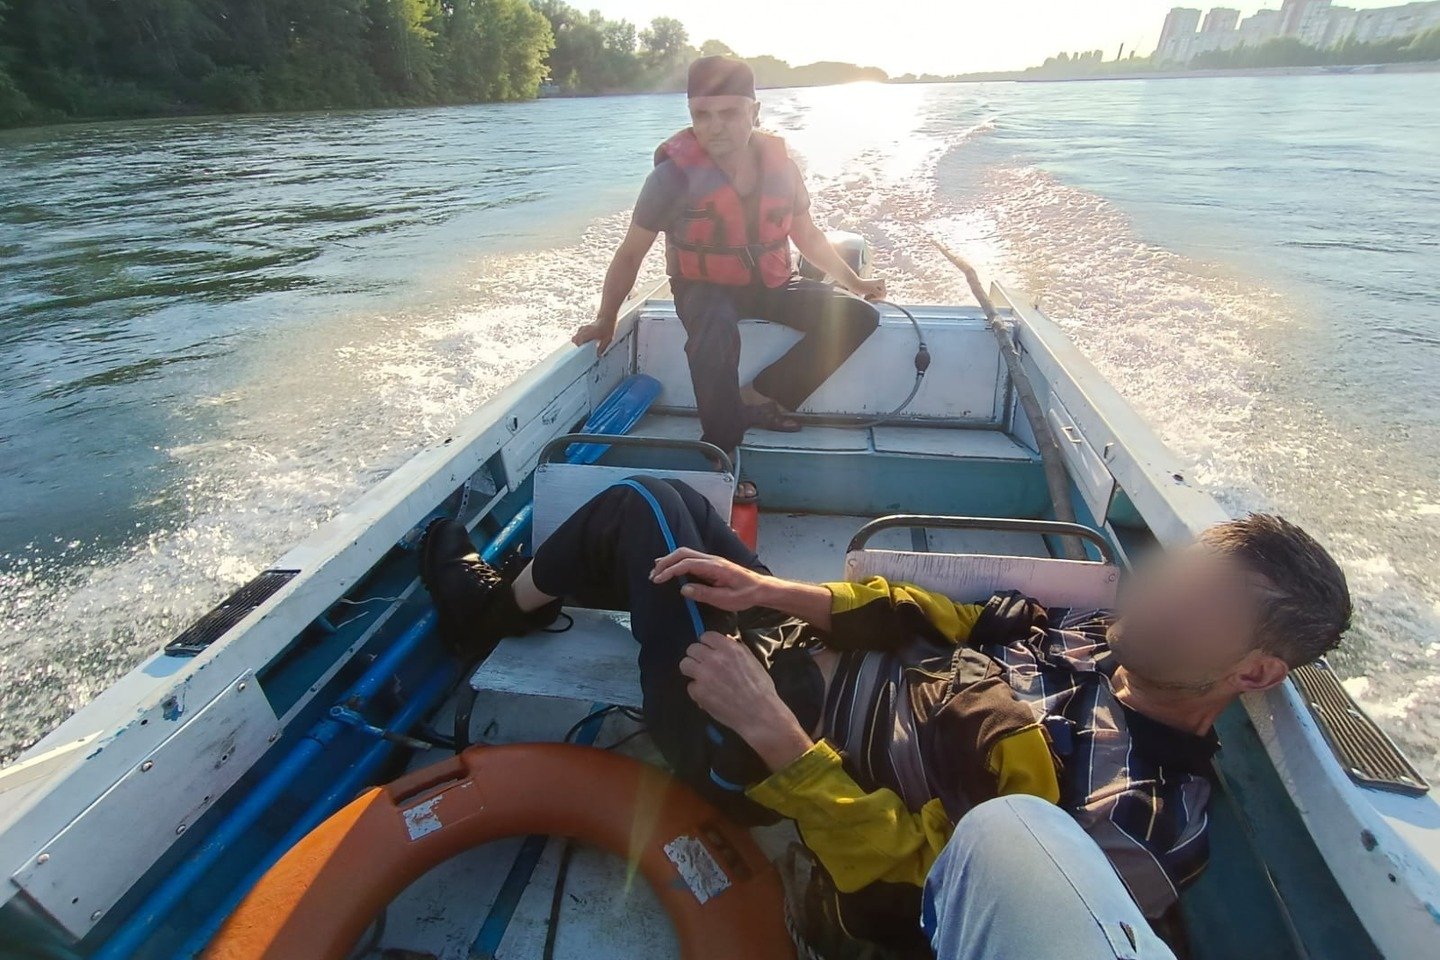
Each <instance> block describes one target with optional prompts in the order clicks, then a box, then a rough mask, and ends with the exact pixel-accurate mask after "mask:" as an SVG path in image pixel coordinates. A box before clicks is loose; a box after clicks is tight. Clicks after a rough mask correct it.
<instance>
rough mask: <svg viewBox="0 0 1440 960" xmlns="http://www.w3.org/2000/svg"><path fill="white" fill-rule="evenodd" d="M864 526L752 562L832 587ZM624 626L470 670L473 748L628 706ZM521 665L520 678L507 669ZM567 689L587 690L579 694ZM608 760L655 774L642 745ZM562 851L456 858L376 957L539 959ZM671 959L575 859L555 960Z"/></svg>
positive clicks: (666, 926) (789, 532)
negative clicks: (643, 765) (630, 761)
mask: <svg viewBox="0 0 1440 960" xmlns="http://www.w3.org/2000/svg"><path fill="white" fill-rule="evenodd" d="M692 423H693V421H692ZM811 433H812V431H808V430H807V431H806V433H805V434H801V435H799V436H802V437H810V439H819V438H816V437H811V436H810V435H811ZM783 436H787V437H789V436H795V435H783ZM1007 442H1008V441H1007ZM762 493H763V491H762ZM871 519H873V517H868V516H849V515H846V516H835V515H815V514H799V513H785V512H765V513H762V515H761V518H760V526H759V550H760V555H761V556H762V557H763V558H764V559H765V561H766V563H767V564H769V565H770V567H771V569H773V570H774V571H775V572H776V573H777V574H779V575H782V576H785V577H790V578H794V579H804V580H812V581H817V580H818V581H823V580H829V579H835V578H837V577H839V576H840V575H841V570H842V565H843V560H844V553H845V547H846V544H847V543H848V542H849V539H850V537H851V535H852V534H854V533H855V531H856V530H858V529H860V527H861V526H863V525H864V524H865V523H866V522H867V521H868V520H871ZM917 536H923V537H926V538H927V539H926V541H925V543H926V545H927V546H928V548H929V549H933V550H943V551H950V552H977V553H1010V554H1023V555H1027V556H1047V555H1048V553H1047V551H1046V547H1045V543H1044V540H1043V539H1042V538H1040V537H1038V536H1033V535H1023V534H1008V533H1007V534H1000V533H986V532H971V531H931V532H929V533H928V534H925V533H920V534H917ZM887 537H888V538H890V539H889V540H888V541H887V539H886V538H887ZM887 542H888V543H889V544H890V545H891V546H895V547H901V548H904V549H915V548H916V544H915V542H914V541H913V540H912V537H911V534H910V532H909V531H904V530H896V531H887V532H885V533H882V534H880V535H879V536H877V537H876V539H875V541H874V545H876V546H885V545H886V544H887ZM617 620H618V623H617ZM623 623H624V617H623V615H615V616H614V617H613V618H612V617H611V616H610V615H605V614H598V613H593V612H590V611H579V617H578V618H577V625H576V627H575V628H573V629H572V630H570V631H567V632H566V633H563V634H557V635H555V636H553V637H552V636H546V637H528V638H519V639H515V640H509V641H505V642H504V643H502V644H501V646H500V648H499V649H497V650H496V651H495V653H494V654H493V655H492V657H491V659H490V661H488V662H487V664H486V665H485V666H483V667H482V668H481V671H480V679H479V680H478V682H477V685H484V686H486V688H487V689H485V690H484V692H482V694H481V696H480V698H479V701H478V702H477V704H476V709H475V716H474V722H473V725H472V730H473V733H474V737H475V740H476V741H477V742H483V743H513V742H519V741H536V740H551V741H555V740H560V739H562V738H563V737H564V736H565V734H566V732H567V730H569V729H570V727H571V726H572V725H573V724H575V723H576V722H577V721H580V720H581V719H583V718H584V717H585V716H586V715H588V714H589V713H591V712H592V711H593V710H594V709H596V706H597V704H602V703H609V702H614V701H627V702H628V701H633V699H635V696H636V694H638V682H637V680H636V678H635V671H634V665H633V659H631V657H633V653H628V652H627V651H625V650H624V648H623V647H618V648H617V634H619V635H622V636H623V641H621V642H630V643H633V641H630V638H629V637H628V634H623V633H622V631H621V630H620V624H623ZM544 648H551V652H550V655H537V654H539V653H540V651H541V650H543V649H544ZM562 661H564V662H563V663H562ZM552 662H553V664H554V665H553V666H551V668H550V669H548V670H547V669H546V667H547V666H550V663H552ZM521 666H523V668H524V669H517V668H518V667H521ZM627 668H628V669H627ZM577 678H584V680H583V682H577ZM597 698H600V699H597ZM452 711H453V705H450V706H447V708H446V710H445V711H442V713H441V715H440V716H439V718H438V722H437V726H438V727H439V729H441V730H446V729H448V728H449V727H448V724H449V722H450V717H451V715H452ZM639 729H640V725H639V724H637V723H635V722H634V721H632V720H630V719H628V718H627V717H625V716H624V715H622V714H618V713H612V714H610V715H609V716H607V717H606V718H605V720H604V723H603V726H601V728H600V729H599V731H598V735H596V737H595V741H594V742H595V744H596V745H597V746H600V747H607V746H610V745H612V744H617V743H619V741H621V740H624V739H625V738H627V737H629V736H630V735H631V734H634V733H636V731H638V730H639ZM616 749H617V750H619V751H620V752H623V753H625V754H627V755H630V756H635V757H638V758H640V759H643V760H646V761H648V762H653V763H659V762H660V758H659V756H658V754H657V753H656V752H655V749H654V747H653V746H652V745H651V744H650V742H649V740H648V738H646V737H644V736H643V735H640V736H636V737H634V738H633V739H629V740H626V742H624V743H623V744H620V745H619V746H618V747H616ZM443 756H444V754H443V753H442V752H441V751H431V752H429V753H425V754H420V755H417V756H415V757H414V758H413V760H412V761H411V767H412V769H413V768H417V767H423V766H426V765H428V764H431V763H434V762H435V761H437V760H440V759H442V758H443ZM575 792H576V803H583V802H584V784H578V783H577V784H576V785H575ZM756 835H757V838H758V839H759V841H760V843H761V845H762V846H763V847H764V848H765V849H766V851H767V852H769V853H770V854H771V855H772V857H775V856H778V855H779V854H780V853H781V852H782V851H783V850H784V848H785V846H786V844H788V843H789V842H791V841H792V840H794V839H795V834H794V831H793V828H791V827H790V826H789V825H788V824H782V825H777V826H775V827H769V828H765V829H762V830H758V831H756ZM564 846H565V845H564V843H563V842H561V841H558V840H549V841H546V842H544V843H543V846H542V845H541V843H540V842H538V841H527V840H523V839H514V840H507V841H503V842H500V843H494V844H490V845H488V846H485V847H482V848H480V849H477V850H473V851H470V852H468V853H465V854H462V855H460V856H458V857H456V858H454V859H453V860H451V861H449V862H448V863H445V864H443V865H442V866H440V867H439V868H437V869H435V870H432V871H430V872H429V873H428V874H427V875H425V876H424V877H422V878H421V879H419V880H418V881H416V882H415V883H414V884H413V885H411V887H410V888H409V889H408V890H406V891H405V892H404V893H403V894H401V895H400V896H399V897H398V898H397V899H396V900H395V901H394V902H393V903H392V904H391V907H390V909H389V910H388V911H387V914H386V917H385V921H384V928H383V930H382V931H381V932H380V936H379V937H378V939H377V940H376V941H375V943H374V953H378V952H379V951H380V950H381V949H388V950H401V951H411V952H413V953H412V954H411V955H413V956H416V957H435V958H438V960H471V958H474V957H486V958H488V957H498V958H506V957H511V958H526V960H530V958H535V960H539V958H540V957H542V955H544V945H545V940H546V936H547V931H548V929H549V927H550V917H551V909H552V907H551V904H552V899H553V896H554V891H555V879H556V875H557V871H558V869H559V864H560V860H561V855H562V850H563V849H564ZM372 955H373V954H372ZM677 955H678V946H677V944H676V941H675V936H674V932H673V930H672V928H671V925H670V922H669V920H668V919H667V918H666V916H665V914H664V912H663V911H662V910H661V909H660V907H659V905H658V903H657V902H656V900H655V898H654V896H653V895H652V894H651V892H650V890H649V888H648V887H647V886H646V884H645V882H644V881H643V879H641V878H639V877H632V876H630V875H628V873H627V869H626V865H625V863H624V862H622V861H621V860H620V859H618V858H616V857H612V856H609V855H607V854H604V853H602V852H600V851H596V850H589V849H583V848H577V849H576V850H575V851H574V853H573V855H572V858H571V861H570V864H569V867H568V870H567V874H566V882H565V891H564V894H563V896H562V898H561V901H560V909H559V912H558V923H557V924H556V932H555V943H554V948H553V956H554V957H555V958H556V960H565V958H572V957H573V958H576V960H579V958H582V957H583V958H588V960H593V958H596V957H615V958H622V957H623V958H639V957H672V956H677ZM392 956H394V954H392Z"/></svg>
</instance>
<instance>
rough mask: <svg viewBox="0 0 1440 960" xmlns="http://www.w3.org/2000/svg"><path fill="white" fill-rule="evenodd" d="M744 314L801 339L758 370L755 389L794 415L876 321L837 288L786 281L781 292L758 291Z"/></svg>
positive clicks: (864, 306)
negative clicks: (796, 332)
mask: <svg viewBox="0 0 1440 960" xmlns="http://www.w3.org/2000/svg"><path fill="white" fill-rule="evenodd" d="M751 307H752V310H751V313H750V314H749V315H751V316H755V317H758V318H759V319H761V320H768V321H769V322H771V323H781V324H784V325H785V326H787V327H790V328H792V329H794V330H799V331H800V332H801V333H803V334H804V335H805V336H804V337H802V338H801V339H800V340H799V341H798V342H797V343H796V344H795V345H794V346H793V347H791V348H790V349H789V350H787V351H786V352H785V355H784V356H783V357H781V358H780V359H779V360H776V361H775V362H774V363H772V364H770V366H768V367H766V368H765V369H764V370H762V371H760V373H759V374H757V375H756V377H755V389H756V390H757V391H759V392H760V393H763V394H765V396H767V397H769V398H771V399H772V400H775V401H777V402H778V403H779V404H780V405H781V406H782V407H785V408H787V409H789V410H796V409H798V408H799V407H800V405H801V404H802V403H804V402H805V401H806V399H807V398H809V396H810V394H812V393H814V392H815V391H816V390H817V389H819V387H820V385H821V384H822V383H824V382H825V381H826V380H827V379H829V377H830V375H831V374H832V373H834V372H835V371H836V370H838V369H840V365H841V364H842V363H844V362H845V361H846V360H848V359H849V358H850V354H852V353H854V352H855V351H856V349H858V348H859V346H860V344H862V343H864V342H865V340H866V339H867V338H868V337H869V336H870V334H872V333H874V332H875V328H876V327H877V326H878V325H879V322H880V313H879V311H878V310H876V309H875V307H874V306H873V305H871V304H870V303H867V302H866V301H864V300H862V299H860V298H859V297H857V296H855V295H854V294H851V293H847V292H845V291H844V290H842V289H840V288H839V287H836V286H832V285H831V284H828V283H821V282H819V281H817V280H807V279H805V278H804V277H791V278H790V282H789V283H787V284H785V285H784V286H783V287H766V288H762V289H759V290H758V291H757V292H756V293H755V295H754V300H753V303H752V304H751Z"/></svg>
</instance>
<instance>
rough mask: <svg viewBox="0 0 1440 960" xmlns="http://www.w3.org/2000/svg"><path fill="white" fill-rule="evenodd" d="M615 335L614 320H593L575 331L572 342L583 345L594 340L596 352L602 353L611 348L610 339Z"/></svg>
mask: <svg viewBox="0 0 1440 960" xmlns="http://www.w3.org/2000/svg"><path fill="white" fill-rule="evenodd" d="M614 336H615V321H614V320H593V321H591V322H590V323H587V324H585V326H583V327H581V328H580V329H579V330H576V331H575V336H573V337H571V338H570V342H571V343H573V344H575V346H577V347H582V346H584V345H585V344H587V343H590V342H591V341H592V340H593V341H594V342H595V352H596V354H597V355H598V354H602V353H604V352H605V351H606V350H609V349H610V341H611V339H613V338H614Z"/></svg>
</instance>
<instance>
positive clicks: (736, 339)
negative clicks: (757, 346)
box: [671, 276, 880, 452]
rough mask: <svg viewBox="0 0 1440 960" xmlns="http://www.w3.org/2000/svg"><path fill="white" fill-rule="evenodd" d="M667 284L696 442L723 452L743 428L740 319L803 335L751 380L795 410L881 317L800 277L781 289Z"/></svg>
mask: <svg viewBox="0 0 1440 960" xmlns="http://www.w3.org/2000/svg"><path fill="white" fill-rule="evenodd" d="M671 288H672V290H673V291H674V295H675V312H676V313H677V314H678V315H679V317H680V322H681V323H683V324H684V325H685V333H686V336H687V339H686V341H685V356H686V357H687V358H688V359H689V361H690V379H691V381H692V382H693V383H694V385H695V405H696V407H697V408H698V409H699V412H700V427H701V430H702V431H703V432H702V435H701V439H703V440H705V441H706V442H708V443H713V444H715V446H717V447H719V448H720V449H721V450H724V451H726V452H729V451H732V450H734V449H735V448H736V447H737V446H739V445H740V441H741V439H742V438H744V436H745V428H746V427H747V426H748V424H747V423H746V419H745V411H744V409H743V408H742V406H741V403H740V326H739V325H740V321H741V320H743V319H758V320H767V321H769V322H770V323H780V324H784V325H785V326H787V327H790V328H791V329H794V330H798V331H800V332H801V333H803V334H804V335H805V336H804V337H802V338H801V339H800V340H799V341H798V342H797V343H796V344H795V345H794V346H793V347H791V348H790V349H789V350H788V351H786V353H785V355H784V356H783V357H781V358H780V359H779V360H776V361H775V362H774V363H772V364H770V366H768V367H766V368H765V369H764V370H762V371H760V373H759V374H757V375H756V377H755V383H754V386H755V389H756V390H757V391H759V392H760V393H763V394H764V395H765V396H767V397H769V398H771V399H772V400H775V401H777V402H778V403H779V404H780V405H781V406H782V407H785V408H786V409H787V410H795V409H797V408H799V406H800V405H801V404H802V403H804V402H805V400H806V398H807V397H809V396H810V394H812V393H814V392H815V391H816V389H818V388H819V386H820V384H822V383H824V382H825V380H826V379H827V378H828V377H829V376H830V374H832V373H834V372H835V371H836V370H838V369H839V368H840V365H841V364H842V363H844V362H845V360H846V359H847V358H848V357H849V356H850V354H852V353H854V352H855V350H856V348H858V347H859V346H860V344H862V343H864V342H865V339H866V338H867V337H869V336H870V334H872V333H874V332H875V327H876V326H877V325H878V323H879V317H880V314H879V312H878V311H877V310H876V309H875V308H874V307H873V306H872V305H870V304H869V303H867V302H865V301H864V300H862V299H860V298H859V297H857V296H854V295H852V294H850V293H847V292H845V291H843V290H841V289H840V288H838V287H835V286H833V285H831V284H828V283H821V282H820V281H818V280H807V279H805V278H803V277H799V276H795V277H791V278H790V281H789V282H788V283H786V284H785V285H784V286H780V287H764V286H758V285H757V286H749V287H735V286H725V285H723V284H717V283H705V282H702V281H698V280H673V281H672V282H671Z"/></svg>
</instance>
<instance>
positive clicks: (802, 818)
mask: <svg viewBox="0 0 1440 960" xmlns="http://www.w3.org/2000/svg"><path fill="white" fill-rule="evenodd" d="M826 586H827V588H828V589H829V590H830V593H831V596H832V600H831V628H830V631H829V633H828V635H826V636H825V638H824V639H825V645H826V646H827V647H829V648H831V649H834V650H837V651H840V652H841V654H842V666H841V671H842V672H844V671H846V670H850V671H851V673H852V674H853V675H847V676H846V677H845V678H842V677H841V676H840V675H837V678H836V681H833V682H832V684H831V693H830V696H829V697H827V705H826V719H825V722H824V726H825V729H826V730H827V732H831V731H840V730H844V731H846V733H845V734H844V735H841V736H840V737H839V739H840V740H841V741H842V743H843V744H844V746H845V748H846V752H845V755H843V756H842V754H841V753H840V752H839V751H837V750H836V749H835V747H834V746H832V745H831V744H830V743H828V742H825V741H821V742H820V743H817V744H816V745H815V746H814V747H813V748H812V749H811V750H809V751H808V752H807V753H805V754H804V755H803V756H801V757H800V758H798V759H797V760H796V761H794V762H793V763H791V764H790V765H789V766H787V767H785V768H784V769H782V770H779V771H777V772H776V773H774V774H773V775H771V776H770V777H768V778H767V779H765V780H763V781H761V782H760V783H758V784H755V785H754V786H752V787H750V789H749V790H748V791H747V793H748V794H749V796H750V798H751V799H753V800H755V801H756V802H758V803H761V804H763V805H764V806H766V807H769V808H770V809H772V810H774V811H776V812H777V813H780V814H781V815H783V816H786V817H789V818H791V819H793V820H794V821H795V823H796V825H797V827H798V829H799V831H800V834H801V837H802V838H803V839H804V841H805V843H806V845H807V846H808V847H809V848H810V849H811V850H812V851H813V852H814V853H815V854H816V856H817V857H818V858H819V860H820V861H821V863H822V864H824V866H825V868H826V869H827V870H828V871H829V873H830V875H831V877H832V879H833V881H834V883H835V886H836V888H837V889H838V890H839V892H840V894H841V901H842V914H843V916H844V918H845V922H846V926H847V928H849V929H850V931H851V932H852V933H853V934H854V935H856V936H860V937H864V938H866V939H871V940H878V941H881V942H895V943H904V942H906V941H913V938H914V936H915V935H916V931H917V929H918V928H917V926H916V918H917V917H918V915H919V914H918V904H919V891H920V887H921V885H922V884H923V883H924V880H925V875H926V873H927V872H928V871H929V869H930V866H931V864H932V863H933V862H934V860H935V858H936V856H938V855H939V853H940V851H941V849H943V848H944V846H945V843H946V841H947V840H948V839H949V838H950V833H951V831H952V829H953V825H954V823H955V821H957V820H958V819H959V818H960V817H961V816H962V815H963V814H964V813H965V812H966V811H967V810H969V809H970V808H971V807H973V806H975V805H976V804H978V803H981V802H983V801H985V800H988V799H991V798H993V797H997V796H1002V795H1005V794H1012V793H1029V794H1033V795H1035V796H1039V797H1043V798H1045V799H1047V800H1049V801H1051V802H1052V803H1053V802H1058V801H1059V798H1060V787H1059V779H1058V776H1057V769H1056V763H1055V760H1054V758H1053V755H1052V752H1051V749H1050V743H1049V739H1048V737H1047V734H1046V732H1045V728H1044V727H1043V726H1042V725H1041V724H1040V723H1039V722H1038V721H1037V719H1036V715H1035V713H1034V712H1033V711H1032V710H1031V708H1030V707H1029V706H1027V705H1026V704H1025V703H1022V702H1020V701H1019V700H1017V699H1016V697H1015V694H1014V692H1013V690H1012V688H1011V687H1010V686H1009V685H1008V684H1007V683H1006V681H1005V678H1004V677H1003V675H1002V673H1001V670H1000V668H999V667H998V666H997V664H996V663H995V662H994V661H993V660H991V658H989V657H987V656H986V655H985V654H983V653H980V652H979V651H977V650H974V649H972V648H971V647H970V646H968V645H967V641H968V640H969V639H970V638H971V635H972V631H974V630H976V628H977V625H979V626H980V628H981V630H982V632H983V630H984V623H983V621H984V619H985V618H986V617H987V616H991V615H993V613H994V605H993V604H992V605H988V606H982V605H979V604H956V603H954V602H953V601H951V600H949V599H948V598H946V597H944V596H941V595H939V594H936V593H931V592H929V591H926V590H922V589H920V588H918V587H915V586H911V585H908V584H890V583H887V582H886V581H885V580H884V579H882V578H878V577H877V578H873V579H871V580H868V581H866V582H865V583H833V584H827V585H826ZM847 657H848V658H849V659H848V660H847V659H846V658H847ZM857 778H858V780H859V781H860V782H857ZM861 782H865V783H866V784H867V786H868V789H867V788H866V787H862V786H861ZM857 893H858V894H860V895H859V896H854V897H852V896H848V895H849V894H857Z"/></svg>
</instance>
